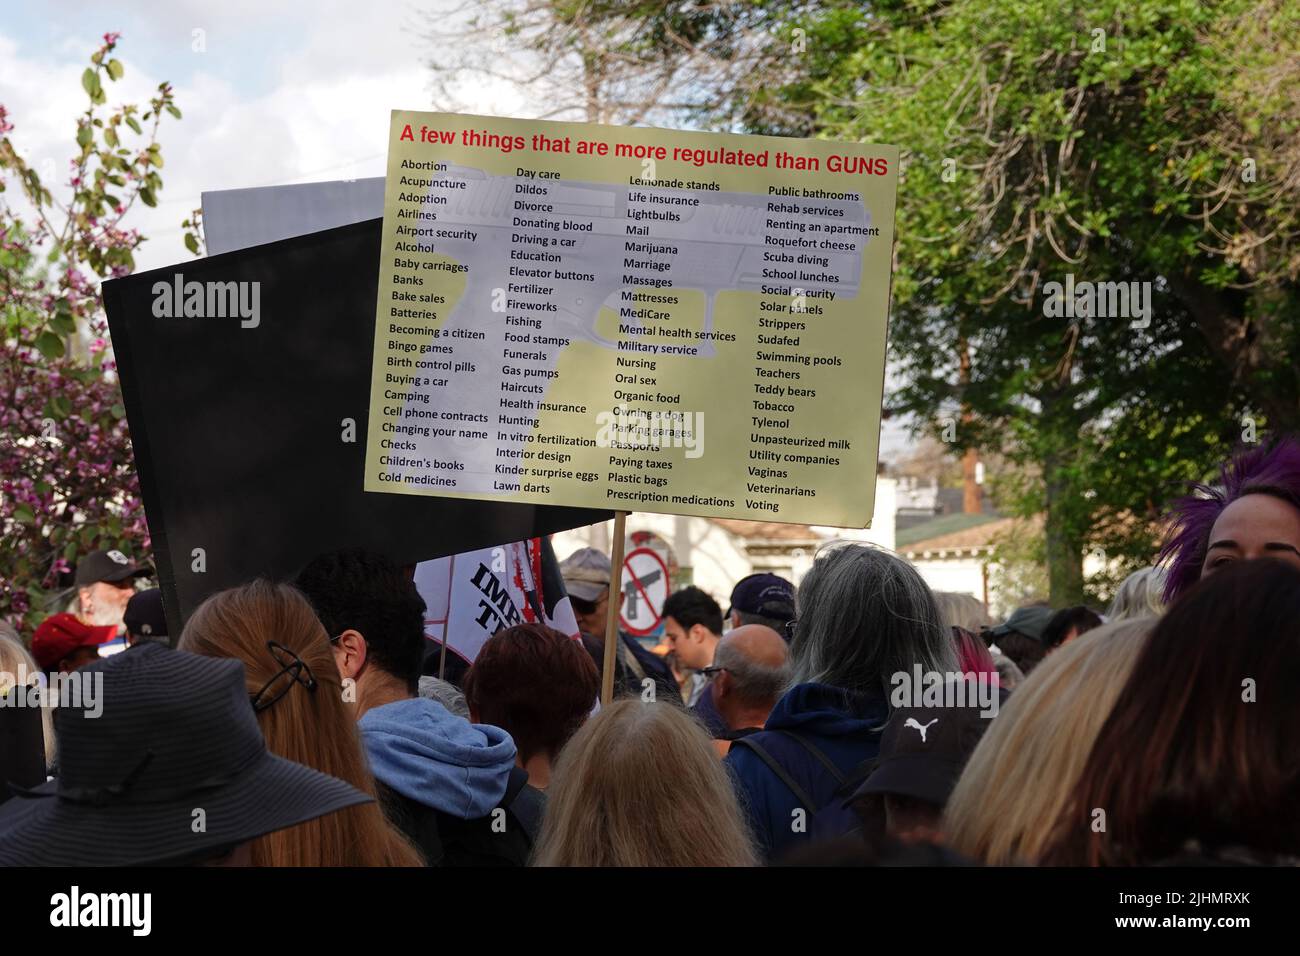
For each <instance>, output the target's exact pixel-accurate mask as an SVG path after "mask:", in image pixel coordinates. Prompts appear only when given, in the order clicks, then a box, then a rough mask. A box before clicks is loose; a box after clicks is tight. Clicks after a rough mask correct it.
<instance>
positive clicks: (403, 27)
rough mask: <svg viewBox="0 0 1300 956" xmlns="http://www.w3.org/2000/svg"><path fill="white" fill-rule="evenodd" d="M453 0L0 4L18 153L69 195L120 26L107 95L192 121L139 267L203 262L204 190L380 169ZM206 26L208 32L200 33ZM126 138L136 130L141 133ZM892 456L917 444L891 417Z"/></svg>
mask: <svg viewBox="0 0 1300 956" xmlns="http://www.w3.org/2000/svg"><path fill="white" fill-rule="evenodd" d="M453 6H454V4H453V3H452V2H448V0H424V2H419V0H362V2H357V0H313V2H312V3H309V4H308V3H300V2H275V0H220V2H213V0H161V2H148V3H146V2H144V0H138V2H117V3H106V2H104V0H98V2H95V0H39V2H33V0H0V11H3V15H2V16H0V102H2V103H4V105H5V106H6V107H7V108H8V110H9V121H10V122H11V123H13V124H14V126H15V129H14V131H13V133H11V134H10V136H11V138H12V139H13V141H14V143H15V145H16V146H17V148H18V150H19V151H20V152H21V153H22V154H23V155H25V156H26V157H27V158H28V159H29V161H31V162H32V164H33V165H34V166H35V167H36V169H37V171H38V172H39V173H40V174H41V176H42V179H43V181H45V183H46V185H50V184H51V182H53V183H57V184H59V187H62V188H58V187H56V189H55V191H56V193H66V192H67V187H66V183H67V180H68V173H67V170H68V160H69V158H71V156H72V153H73V149H74V146H73V138H74V134H75V130H76V117H77V115H78V114H79V113H80V112H81V111H82V110H84V108H85V106H86V95H85V93H84V91H83V90H82V88H81V83H80V76H81V72H82V70H83V69H85V67H86V65H87V58H88V57H89V55H90V53H91V52H93V51H94V50H95V49H96V48H97V47H98V46H99V44H100V43H101V42H102V36H103V34H105V33H107V32H117V33H121V34H122V36H121V39H120V41H119V44H118V48H117V50H116V51H115V54H114V55H115V56H116V57H117V58H118V59H120V60H121V61H122V64H123V66H124V67H125V68H126V75H125V77H124V78H123V79H122V80H120V81H118V82H117V83H112V84H109V85H108V87H107V93H108V104H107V105H109V106H114V105H116V104H119V103H125V102H134V103H139V104H147V101H148V98H149V95H150V93H151V92H152V91H153V90H154V89H155V88H156V87H157V85H158V84H159V83H160V82H161V81H163V80H167V81H169V82H170V83H171V84H172V85H173V87H174V88H175V91H176V103H177V106H178V107H179V108H180V109H181V111H182V113H183V119H181V120H180V121H175V120H172V119H171V118H170V117H167V118H166V119H165V120H164V123H163V127H162V132H161V135H160V142H161V144H162V151H163V158H164V161H165V166H164V167H163V169H162V171H161V175H162V177H163V183H164V188H163V190H162V191H161V193H160V194H159V197H158V206H157V208H154V209H150V208H148V207H145V206H144V205H143V204H141V203H138V202H137V204H136V207H135V208H134V209H133V210H132V212H131V214H130V215H129V216H128V218H127V220H126V224H127V225H128V226H134V227H136V228H138V229H140V230H141V232H142V233H143V234H144V235H145V236H147V237H148V241H147V242H146V243H145V244H144V245H143V246H142V247H141V248H140V250H139V251H138V253H137V255H136V263H137V268H138V269H141V270H145V269H153V268H158V267H161V266H166V265H170V264H173V263H177V262H184V261H186V260H187V259H189V258H191V256H190V254H189V253H188V252H187V251H186V250H185V247H184V244H183V240H182V237H183V230H182V229H181V225H180V224H181V221H182V220H183V219H185V218H186V217H187V216H188V215H189V213H190V211H191V210H192V209H194V208H196V207H197V206H198V205H199V195H200V193H201V192H203V191H205V190H214V189H232V188H238V187H247V186H269V185H276V184H281V183H301V182H313V181H318V180H332V179H353V178H360V177H364V176H382V175H383V174H384V159H385V150H386V135H387V126H388V114H389V111H390V110H392V109H429V108H431V105H432V89H431V82H430V79H431V73H430V69H429V66H428V63H429V61H430V60H432V59H434V58H435V55H436V50H434V49H433V47H432V44H431V43H430V42H429V41H427V40H425V39H423V37H422V34H423V33H424V32H425V29H426V28H425V26H424V24H423V20H424V18H425V17H426V16H427V15H428V14H430V13H442V14H443V15H445V14H446V12H447V11H449V10H451V9H452V7H453ZM196 31H201V32H200V33H196ZM457 96H458V98H459V100H460V101H461V102H462V103H463V104H464V107H465V109H466V110H467V111H470V112H475V113H482V114H485V115H500V116H533V115H537V114H538V113H539V112H541V110H542V108H541V106H540V105H539V104H536V103H533V102H530V101H529V100H528V98H527V96H526V94H521V93H520V92H519V91H518V90H516V89H514V88H513V87H511V86H509V85H507V84H487V83H479V84H475V85H474V86H473V87H471V88H461V89H459V90H458V91H457ZM128 135H129V133H128ZM885 431H886V434H885V436H884V439H883V441H882V456H884V457H889V456H890V455H891V454H892V453H893V452H894V451H895V450H896V449H898V448H899V447H901V446H902V445H905V444H907V439H906V437H905V435H903V434H902V433H901V432H899V430H898V429H896V428H890V427H887V428H886V430H885Z"/></svg>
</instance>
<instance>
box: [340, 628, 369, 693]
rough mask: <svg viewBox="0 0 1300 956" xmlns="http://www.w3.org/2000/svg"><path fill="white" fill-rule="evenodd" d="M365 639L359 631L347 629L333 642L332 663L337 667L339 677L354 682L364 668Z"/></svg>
mask: <svg viewBox="0 0 1300 956" xmlns="http://www.w3.org/2000/svg"><path fill="white" fill-rule="evenodd" d="M366 651H367V648H366V639H365V638H364V637H362V636H361V632H360V631H354V630H353V629H352V628H348V629H347V630H346V631H344V632H343V633H342V634H340V635H339V637H338V640H336V641H335V642H334V662H335V663H336V664H338V666H339V676H340V677H342V678H344V679H347V678H352V679H353V680H356V678H357V675H358V674H360V673H361V669H362V668H363V667H365V666H366Z"/></svg>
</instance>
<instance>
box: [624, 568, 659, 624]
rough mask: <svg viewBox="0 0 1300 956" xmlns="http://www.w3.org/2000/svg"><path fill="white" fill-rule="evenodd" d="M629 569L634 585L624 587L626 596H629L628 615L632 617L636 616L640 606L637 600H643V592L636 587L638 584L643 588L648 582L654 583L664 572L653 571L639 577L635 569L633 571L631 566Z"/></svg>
mask: <svg viewBox="0 0 1300 956" xmlns="http://www.w3.org/2000/svg"><path fill="white" fill-rule="evenodd" d="M628 570H629V572H630V573H631V575H632V585H633V586H632V587H630V588H627V587H625V588H624V589H623V595H624V597H626V598H627V616H628V617H630V618H634V617H636V616H637V610H638V608H639V606H640V605H639V604H638V603H637V602H638V601H640V600H641V593H640V591H639V590H638V588H637V587H636V585H638V584H639V585H640V586H641V587H642V588H644V587H645V586H646V585H647V584H654V583H655V582H656V581H658V580H659V579H660V578H661V577H663V572H662V571H651V572H650V573H649V574H647V575H646V576H645V577H642V578H639V577H637V576H636V572H635V571H632V570H631V569H630V568H629V569H628ZM647 603H649V602H647Z"/></svg>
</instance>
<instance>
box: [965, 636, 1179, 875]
mask: <svg viewBox="0 0 1300 956" xmlns="http://www.w3.org/2000/svg"><path fill="white" fill-rule="evenodd" d="M1154 624H1155V618H1141V619H1137V620H1128V621H1122V622H1119V623H1114V624H1106V625H1103V626H1102V627H1099V628H1097V629H1095V630H1093V631H1089V632H1088V633H1087V634H1084V635H1083V636H1082V637H1079V638H1077V639H1075V640H1073V641H1071V642H1069V643H1068V644H1066V645H1065V646H1063V647H1062V648H1060V649H1059V650H1057V651H1055V652H1054V653H1052V654H1049V655H1048V656H1047V658H1046V659H1045V660H1044V661H1043V662H1042V663H1041V664H1039V665H1038V667H1037V668H1035V669H1034V672H1033V673H1032V674H1030V675H1029V676H1028V677H1027V678H1025V681H1024V683H1023V684H1021V685H1020V687H1019V688H1018V689H1017V690H1016V692H1015V693H1014V694H1012V695H1011V698H1010V699H1009V700H1008V701H1007V703H1006V705H1005V706H1004V707H1003V708H1002V712H1001V713H1000V714H999V715H998V717H997V719H996V720H994V721H993V726H991V727H990V728H989V731H988V733H987V734H985V735H984V738H983V739H982V740H981V741H980V743H979V746H977V747H976V748H975V752H974V753H973V754H972V755H971V758H970V762H969V763H967V764H966V769H965V771H963V773H962V775H961V778H960V779H959V780H958V781H957V786H956V787H955V788H954V790H953V792H952V796H951V797H950V798H949V800H948V805H947V809H946V811H945V813H944V833H945V835H946V837H947V840H948V843H949V846H951V847H952V848H953V849H954V850H956V851H957V852H958V853H961V854H963V855H965V856H967V857H970V858H971V859H973V860H977V861H979V862H981V863H985V864H989V865H993V866H1004V865H1008V864H1016V863H1027V864H1034V863H1036V862H1037V861H1038V859H1039V857H1040V856H1041V855H1042V854H1043V853H1044V852H1045V851H1046V850H1047V847H1048V843H1049V841H1050V839H1051V836H1052V833H1053V830H1052V826H1053V824H1054V823H1055V822H1056V819H1057V817H1058V816H1059V814H1060V812H1061V809H1062V808H1063V807H1064V805H1065V802H1066V800H1067V799H1068V798H1069V796H1070V795H1071V793H1073V791H1074V787H1075V784H1077V783H1078V781H1079V775H1080V774H1081V773H1082V772H1083V766H1084V763H1085V761H1086V760H1087V759H1088V754H1089V752H1090V751H1091V750H1092V745H1093V741H1094V740H1095V739H1096V737H1097V733H1098V731H1099V730H1100V729H1101V725H1102V724H1103V723H1104V722H1105V720H1106V718H1107V716H1109V714H1110V712H1111V709H1112V708H1113V707H1114V705H1115V700H1116V698H1117V697H1118V696H1119V692H1120V690H1121V689H1122V688H1123V687H1124V683H1125V681H1127V679H1128V675H1129V672H1130V671H1131V670H1132V669H1133V664H1134V662H1135V661H1136V660H1137V656H1138V652H1139V651H1141V649H1142V646H1143V644H1145V643H1146V638H1147V635H1148V634H1149V633H1150V632H1151V629H1152V627H1153V626H1154Z"/></svg>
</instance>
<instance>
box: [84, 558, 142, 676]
mask: <svg viewBox="0 0 1300 956" xmlns="http://www.w3.org/2000/svg"><path fill="white" fill-rule="evenodd" d="M151 574H153V570H152V569H151V568H150V567H148V566H147V565H140V564H136V563H135V562H134V561H132V560H131V559H130V558H129V557H127V556H126V555H125V554H123V553H122V552H121V551H116V550H114V551H92V552H91V553H90V554H88V555H86V556H85V557H84V558H82V559H81V560H80V561H78V562H77V575H76V585H77V612H76V613H77V617H78V619H80V620H81V622H82V623H83V624H89V625H91V626H93V627H109V626H111V627H114V628H116V629H117V632H118V636H117V637H116V638H115V639H114V640H111V641H109V642H107V643H106V644H103V645H101V646H100V649H99V654H100V656H101V657H107V656H109V655H110V654H116V653H117V652H118V651H120V650H122V649H123V648H124V647H125V646H126V635H125V633H124V625H123V624H122V616H123V614H125V613H126V605H127V602H128V601H130V600H131V596H132V595H133V594H135V580H136V578H142V577H148V576H150V575H151Z"/></svg>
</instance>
